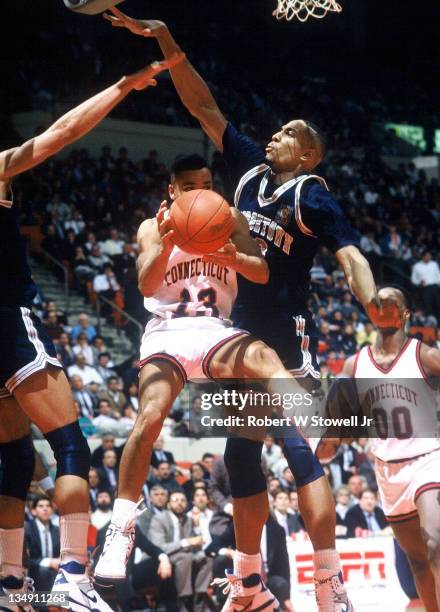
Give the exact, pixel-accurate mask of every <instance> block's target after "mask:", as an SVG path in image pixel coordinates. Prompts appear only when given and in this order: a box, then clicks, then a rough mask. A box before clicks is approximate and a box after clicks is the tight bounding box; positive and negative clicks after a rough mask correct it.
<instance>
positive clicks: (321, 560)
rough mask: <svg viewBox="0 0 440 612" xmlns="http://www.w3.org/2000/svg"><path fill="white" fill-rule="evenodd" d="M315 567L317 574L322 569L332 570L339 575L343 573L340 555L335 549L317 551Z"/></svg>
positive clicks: (314, 560) (314, 555)
mask: <svg viewBox="0 0 440 612" xmlns="http://www.w3.org/2000/svg"><path fill="white" fill-rule="evenodd" d="M313 565H314V566H315V572H316V571H318V570H321V569H327V570H332V571H334V572H337V573H339V572H340V571H341V562H340V559H339V553H338V552H337V551H336V550H335V549H334V548H324V549H322V550H315V552H314V553H313Z"/></svg>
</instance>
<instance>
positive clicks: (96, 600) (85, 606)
mask: <svg viewBox="0 0 440 612" xmlns="http://www.w3.org/2000/svg"><path fill="white" fill-rule="evenodd" d="M51 593H52V595H56V594H61V593H66V594H67V601H68V609H69V610H71V611H72V612H85V611H86V610H89V611H90V612H112V609H111V608H110V606H109V605H108V604H107V603H106V602H105V601H104V600H103V599H102V597H101V596H100V595H99V593H98V592H97V591H95V588H94V586H93V583H92V581H91V579H90V577H89V576H88V575H87V574H82V575H81V577H75V580H73V579H72V577H71V576H70V575H69V572H66V571H65V570H63V569H62V568H60V569H59V570H58V574H57V577H56V578H55V582H54V585H53V587H52V591H51ZM53 607H56V606H51V608H53ZM60 608H61V609H64V606H63V605H62V604H61V605H60ZM66 608H67V606H66Z"/></svg>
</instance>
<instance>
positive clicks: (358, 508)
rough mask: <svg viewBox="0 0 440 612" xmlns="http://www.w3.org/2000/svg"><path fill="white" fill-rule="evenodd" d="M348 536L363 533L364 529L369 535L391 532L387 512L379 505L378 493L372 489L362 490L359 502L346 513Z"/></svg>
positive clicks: (356, 535) (351, 536)
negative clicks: (386, 516)
mask: <svg viewBox="0 0 440 612" xmlns="http://www.w3.org/2000/svg"><path fill="white" fill-rule="evenodd" d="M345 524H346V525H347V537H348V538H353V537H358V536H359V535H361V533H362V531H364V532H368V535H377V534H381V535H382V534H384V533H387V532H388V531H389V532H390V533H391V527H388V523H387V520H386V518H385V514H384V512H383V510H382V508H380V507H379V506H378V505H377V499H376V494H375V493H374V491H372V490H371V489H365V491H362V493H361V496H360V499H359V503H358V504H356V505H355V506H353V507H352V508H350V510H349V511H348V512H347V514H346V515H345Z"/></svg>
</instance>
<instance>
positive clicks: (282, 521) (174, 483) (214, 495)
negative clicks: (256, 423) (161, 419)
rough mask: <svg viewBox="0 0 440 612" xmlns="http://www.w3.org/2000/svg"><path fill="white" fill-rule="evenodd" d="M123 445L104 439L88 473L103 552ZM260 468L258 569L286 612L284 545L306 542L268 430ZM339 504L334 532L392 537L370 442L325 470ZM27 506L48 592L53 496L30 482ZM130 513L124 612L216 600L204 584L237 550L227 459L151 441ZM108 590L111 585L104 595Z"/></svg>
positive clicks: (93, 537)
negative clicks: (189, 459)
mask: <svg viewBox="0 0 440 612" xmlns="http://www.w3.org/2000/svg"><path fill="white" fill-rule="evenodd" d="M122 450H123V446H117V445H116V438H115V436H114V435H111V434H106V435H104V436H102V440H101V444H100V445H99V446H98V447H96V449H95V450H94V452H93V454H92V467H91V469H90V472H89V485H90V528H89V546H90V551H91V552H92V551H93V552H94V557H93V563H96V561H97V559H98V558H99V553H100V550H101V548H100V547H101V546H102V543H103V540H104V535H105V531H106V528H107V526H108V524H109V522H110V520H111V517H112V506H113V500H114V497H115V491H116V487H117V482H118V464H119V460H120V457H121V454H122ZM262 464H263V468H264V471H265V473H266V476H267V484H268V495H269V500H270V508H271V513H270V517H269V519H268V521H267V523H266V525H265V528H264V532H263V538H262V546H261V553H262V561H263V568H262V569H263V573H264V575H265V577H266V579H267V581H268V583H269V586H270V588H271V590H272V591H273V592H274V593H275V594H276V595H277V596H278V597H279V600H280V601H281V602H282V607H283V609H284V610H288V611H291V610H292V603H291V602H290V570H289V567H290V566H289V557H288V553H287V543H288V542H289V541H290V540H293V541H303V540H307V539H308V535H307V532H306V528H305V525H304V521H303V518H302V516H301V514H300V511H299V508H298V494H297V491H296V485H295V481H294V479H293V476H292V473H291V472H290V469H289V468H288V467H287V463H286V461H285V459H284V456H283V454H282V450H281V447H280V446H279V445H278V444H277V441H276V440H275V439H274V438H273V437H272V436H269V435H268V436H267V437H266V440H265V443H264V449H263V459H262ZM326 474H327V477H328V479H329V482H330V484H331V486H332V489H333V493H334V497H335V502H336V532H335V533H336V537H337V538H353V537H371V536H381V535H388V534H390V533H391V528H390V527H389V526H388V525H387V522H386V519H385V516H384V513H383V510H382V509H381V507H380V504H379V502H378V499H377V485H376V481H375V477H374V470H373V465H372V455H371V452H370V450H369V440H367V439H366V438H360V439H357V440H356V441H354V442H353V443H352V444H351V445H342V447H341V449H340V451H339V453H338V455H337V457H336V459H335V460H334V461H333V462H332V463H331V464H330V466H329V468H326ZM31 491H32V492H31V493H30V495H29V499H28V502H27V521H26V548H27V552H28V557H29V561H28V565H29V571H30V575H31V577H32V578H34V580H35V581H36V587H37V589H38V590H49V587H50V581H51V580H53V578H54V576H55V574H56V570H57V568H58V563H59V530H58V515H57V513H56V511H55V507H54V505H53V502H52V501H51V498H50V497H48V496H45V495H42V494H41V491H38V487H37V486H36V485H34V486H33V487H32V488H31ZM140 501H141V504H140V509H139V512H138V515H137V519H136V533H135V549H134V551H133V553H132V556H131V558H130V561H129V565H128V568H129V569H128V581H127V582H126V583H124V584H121V585H119V586H118V587H117V588H116V591H115V593H113V594H111V597H114V598H116V599H115V600H113V604H115V603H116V600H117V604H118V605H119V606H120V609H121V610H122V611H128V610H132V609H143V607H145V599H146V598H147V600H148V601H149V602H150V605H151V601H152V600H155V602H156V604H159V605H163V606H164V607H165V608H166V610H167V611H168V610H170V611H171V610H172V611H176V612H177V610H195V611H196V610H200V611H203V610H204V609H205V607H206V606H207V605H208V606H209V605H210V604H211V605H212V604H213V603H217V604H222V603H223V601H224V598H225V595H224V594H223V593H222V590H221V588H217V587H214V588H210V587H209V585H210V583H211V581H212V580H213V578H222V577H223V576H224V570H225V569H228V568H232V559H233V551H234V548H235V541H234V531H233V523H232V514H233V511H232V498H231V492H230V485H229V480H228V475H227V472H226V468H225V465H224V461H223V459H222V458H221V457H220V456H214V455H213V454H211V453H205V454H204V455H203V456H202V457H201V458H200V460H199V461H197V462H194V463H192V464H190V465H189V464H187V463H181V462H179V461H177V462H176V459H175V457H174V456H173V454H172V453H171V452H169V451H168V450H166V443H164V439H163V438H162V437H160V438H159V439H158V440H157V442H156V444H155V445H154V450H153V455H152V459H151V466H150V472H149V476H148V479H147V481H146V483H145V485H144V487H143V490H142V494H141V499H140ZM107 592H108V591H107ZM142 601H143V602H144V605H143V606H142V603H141V602H142Z"/></svg>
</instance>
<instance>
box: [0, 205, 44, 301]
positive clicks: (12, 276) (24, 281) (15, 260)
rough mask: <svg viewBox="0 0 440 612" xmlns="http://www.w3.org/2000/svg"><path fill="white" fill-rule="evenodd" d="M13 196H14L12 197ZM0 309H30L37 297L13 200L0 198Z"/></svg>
mask: <svg viewBox="0 0 440 612" xmlns="http://www.w3.org/2000/svg"><path fill="white" fill-rule="evenodd" d="M11 197H12V196H11ZM0 228H1V232H2V236H1V240H0V307H4V306H8V307H15V306H25V307H27V308H30V307H31V305H32V301H33V299H34V297H35V295H36V287H35V283H34V282H33V280H32V278H31V271H30V268H29V265H28V262H27V257H26V244H25V239H24V238H23V236H22V235H21V234H20V231H19V229H18V220H17V214H16V211H15V209H14V207H13V206H12V201H8V200H2V199H0Z"/></svg>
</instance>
